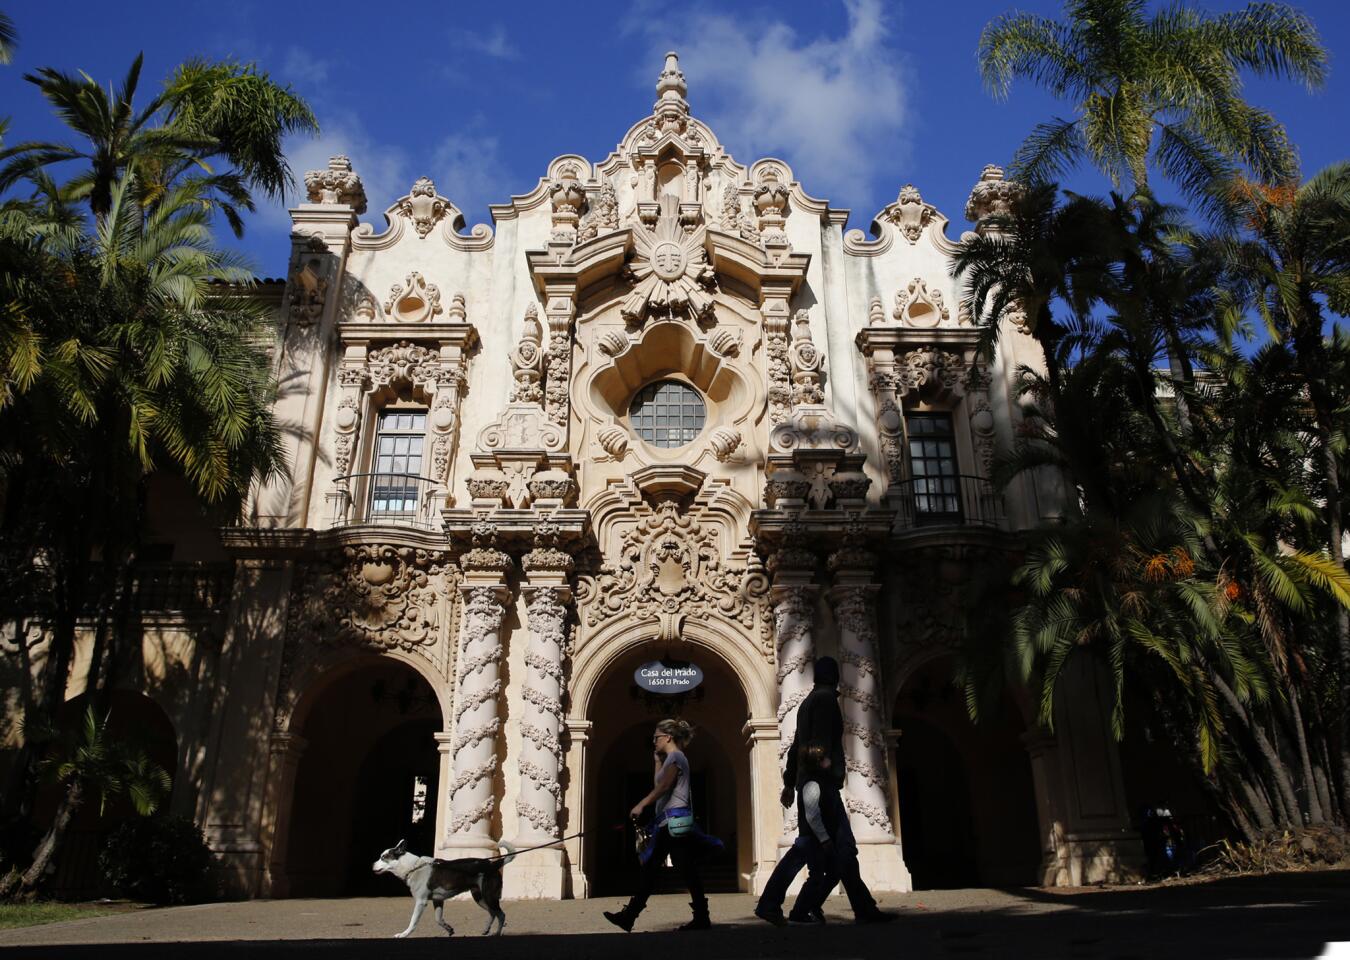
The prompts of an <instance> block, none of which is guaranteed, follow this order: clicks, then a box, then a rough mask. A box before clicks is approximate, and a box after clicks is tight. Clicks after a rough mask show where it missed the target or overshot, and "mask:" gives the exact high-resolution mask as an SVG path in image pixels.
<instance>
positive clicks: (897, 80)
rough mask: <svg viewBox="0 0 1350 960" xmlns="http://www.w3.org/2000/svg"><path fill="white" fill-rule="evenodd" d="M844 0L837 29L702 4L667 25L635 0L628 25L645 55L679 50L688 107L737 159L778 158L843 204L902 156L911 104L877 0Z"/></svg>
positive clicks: (811, 188)
mask: <svg viewBox="0 0 1350 960" xmlns="http://www.w3.org/2000/svg"><path fill="white" fill-rule="evenodd" d="M844 7H845V10H846V13H847V16H848V23H847V27H846V29H845V32H844V33H843V35H842V36H838V37H828V36H817V37H801V36H799V35H798V33H797V31H795V30H794V29H793V28H792V26H791V25H789V24H788V23H786V22H784V21H782V20H778V19H771V20H763V19H760V20H756V19H755V18H753V17H747V16H745V15H737V16H730V15H726V14H722V13H716V12H709V11H703V12H695V13H694V14H693V15H692V16H689V17H686V18H683V19H682V21H681V23H680V24H679V26H677V27H675V28H674V30H675V31H677V32H672V28H671V26H670V24H669V19H668V18H658V17H650V16H646V15H644V13H643V11H644V9H645V6H644V4H642V3H639V4H638V6H637V7H635V8H634V10H633V11H632V15H631V16H630V18H629V20H628V24H629V27H630V29H632V30H634V31H636V32H639V33H641V34H644V35H646V36H648V37H650V38H651V40H652V48H651V49H652V51H653V53H652V56H651V57H649V58H648V59H649V61H650V63H652V64H655V65H659V62H660V61H659V54H660V53H661V52H664V50H666V49H673V50H676V51H678V52H679V55H680V67H681V69H682V70H683V72H684V75H685V78H686V80H687V82H688V84H689V100H690V103H691V105H692V109H693V112H694V114H695V115H696V116H698V117H700V118H701V119H703V120H705V121H707V122H708V123H709V124H710V125H711V126H712V128H713V130H714V131H716V132H717V134H718V136H719V137H720V138H722V140H723V141H724V142H726V143H727V144H728V147H729V148H730V149H731V150H732V151H733V152H734V153H735V154H736V155H737V157H738V159H740V160H741V161H742V162H750V161H753V160H755V159H757V158H758V157H760V156H764V155H774V156H779V157H782V158H783V159H784V160H786V161H787V162H788V163H790V164H791V165H792V168H793V172H794V173H795V174H796V176H797V178H798V179H799V180H801V181H802V184H803V186H804V187H805V188H806V190H807V192H808V193H811V194H814V195H817V196H821V195H824V196H828V197H829V198H830V199H832V200H833V201H834V202H836V203H841V202H842V203H848V202H853V201H862V200H864V199H865V198H867V197H868V196H870V194H871V193H872V192H873V191H872V190H870V189H869V184H870V182H871V181H872V180H873V178H874V177H876V175H877V174H878V173H879V172H880V171H881V170H883V169H885V170H894V169H895V168H896V167H897V165H899V164H902V163H903V162H904V160H905V159H906V158H905V157H904V156H897V152H898V151H899V149H900V147H901V146H902V143H903V141H902V140H901V138H900V133H901V132H902V129H903V127H904V125H905V124H906V122H907V121H908V120H910V113H909V106H908V96H907V78H906V75H905V71H904V68H903V65H902V57H901V55H900V54H899V52H898V51H897V50H895V49H894V48H893V47H891V46H890V45H889V43H888V38H889V28H888V24H887V22H886V18H885V16H884V14H883V11H882V5H881V0H844ZM651 72H652V75H653V76H654V75H655V68H653V70H652V71H651ZM869 212H870V211H869Z"/></svg>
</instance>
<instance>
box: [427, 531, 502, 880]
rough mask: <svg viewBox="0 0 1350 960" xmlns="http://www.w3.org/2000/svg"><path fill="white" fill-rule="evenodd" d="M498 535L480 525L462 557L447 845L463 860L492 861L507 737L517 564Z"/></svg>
mask: <svg viewBox="0 0 1350 960" xmlns="http://www.w3.org/2000/svg"><path fill="white" fill-rule="evenodd" d="M496 539H497V538H496V529H495V528H494V526H493V525H492V524H491V523H490V522H488V521H481V522H479V523H477V524H475V525H474V529H473V543H474V545H473V548H472V549H470V550H468V551H466V552H465V553H464V555H463V556H462V557H461V558H460V566H461V567H462V568H463V571H464V579H463V581H462V583H461V584H460V592H461V595H462V598H463V604H464V607H463V611H462V613H461V615H460V643H459V661H458V670H457V671H456V688H455V740H454V746H453V753H454V766H453V769H452V779H451V781H450V783H449V786H448V789H447V790H446V793H447V794H448V795H449V798H450V823H449V825H448V828H447V832H446V835H445V837H444V838H443V841H442V846H444V847H447V848H450V849H451V850H454V851H456V853H457V854H458V855H460V856H493V855H495V854H496V844H495V842H494V841H493V840H492V837H491V836H490V835H489V832H488V831H489V827H490V824H491V817H492V811H493V809H494V807H495V806H496V796H495V791H494V783H493V781H494V777H495V775H496V772H497V768H498V764H499V762H500V761H499V757H498V754H497V735H498V733H499V732H500V730H501V719H500V717H499V716H498V699H499V698H500V696H501V692H502V682H501V675H500V673H501V659H502V654H503V649H502V621H503V619H504V618H505V616H506V602H507V600H508V599H509V598H510V590H509V589H508V588H507V586H506V575H507V573H508V571H509V570H510V569H511V557H510V555H509V554H507V553H506V552H505V551H503V550H500V549H498V547H497V545H496Z"/></svg>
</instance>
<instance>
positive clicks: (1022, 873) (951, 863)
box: [892, 657, 1041, 890]
mask: <svg viewBox="0 0 1350 960" xmlns="http://www.w3.org/2000/svg"><path fill="white" fill-rule="evenodd" d="M892 719H893V723H894V726H895V727H896V728H898V729H899V730H900V736H899V740H898V745H897V747H896V765H895V766H896V784H897V794H898V798H899V803H900V832H901V841H902V844H903V849H904V852H905V863H906V864H907V865H908V867H909V870H910V873H911V875H912V876H913V880H914V889H916V890H931V889H942V888H954V887H977V886H984V887H990V886H994V887H998V886H1021V885H1030V884H1034V883H1036V882H1037V880H1038V876H1039V867H1040V861H1041V840H1040V832H1039V827H1038V825H1037V820H1036V799H1035V786H1034V783H1033V781H1032V776H1031V761H1030V758H1029V756H1028V755H1027V751H1026V748H1025V746H1024V745H1023V743H1022V740H1021V735H1022V732H1023V731H1024V729H1025V726H1024V724H1023V722H1022V717H1021V714H1020V712H1019V711H1018V709H1017V707H1016V705H1015V704H1014V703H1013V702H1012V700H1011V698H1010V697H1009V696H1007V695H1006V694H1005V695H1004V696H1003V698H1002V700H1001V702H1000V704H999V708H998V710H997V712H996V713H995V714H994V715H992V716H990V717H988V718H987V719H986V720H985V721H984V722H982V723H980V724H979V725H976V724H974V723H972V722H971V720H970V716H969V713H968V712H967V710H966V702H965V696H964V693H963V691H962V690H961V689H960V688H958V687H957V686H956V685H955V684H954V683H953V681H952V661H951V659H950V658H946V657H944V658H941V659H938V660H931V661H929V662H927V663H925V664H924V665H923V666H921V667H919V668H918V669H917V670H915V671H914V673H912V674H911V675H910V676H909V678H908V679H907V680H906V681H905V683H904V685H903V686H902V687H901V689H900V692H899V695H898V696H897V697H896V701H895V709H894V711H893V712H892Z"/></svg>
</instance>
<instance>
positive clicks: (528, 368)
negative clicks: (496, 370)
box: [511, 303, 544, 403]
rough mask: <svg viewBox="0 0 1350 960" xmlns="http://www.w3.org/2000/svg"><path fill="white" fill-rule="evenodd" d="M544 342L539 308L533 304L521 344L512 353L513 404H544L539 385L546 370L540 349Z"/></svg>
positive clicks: (522, 332) (529, 309) (527, 317)
mask: <svg viewBox="0 0 1350 960" xmlns="http://www.w3.org/2000/svg"><path fill="white" fill-rule="evenodd" d="M543 341H544V329H543V327H541V326H540V324H539V308H538V307H537V306H535V305H534V304H533V303H532V304H530V305H529V306H528V307H526V308H525V328H524V330H523V331H521V334H520V342H519V343H518V344H517V345H516V349H514V350H512V351H511V375H512V377H513V378H514V379H515V383H514V384H513V385H512V388H511V402H512V403H542V402H543V399H544V392H543V389H542V388H541V387H540V385H539V381H540V379H541V377H542V376H543V368H544V354H543V351H542V350H541V349H540V347H541V344H542V343H543Z"/></svg>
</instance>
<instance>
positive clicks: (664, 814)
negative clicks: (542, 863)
mask: <svg viewBox="0 0 1350 960" xmlns="http://www.w3.org/2000/svg"><path fill="white" fill-rule="evenodd" d="M693 736H694V729H693V727H691V726H690V725H689V724H688V723H686V722H685V721H683V720H662V721H661V722H660V723H658V724H657V725H656V732H655V733H653V734H652V748H653V750H654V751H655V754H656V766H655V775H654V777H653V781H654V782H653V786H652V789H651V792H650V793H648V794H647V795H646V796H645V797H643V798H642V799H641V800H640V801H638V805H637V806H635V807H634V808H633V810H632V812H631V813H630V814H629V815H630V816H631V817H632V818H633V820H634V821H635V822H636V821H637V820H638V819H639V818H640V817H641V816H642V812H643V811H644V810H645V809H646V808H647V807H648V806H651V807H652V824H651V828H650V830H649V832H648V836H647V843H646V844H645V846H644V847H643V848H642V849H641V850H640V851H639V852H638V861H639V863H641V865H642V872H641V873H640V874H639V876H638V889H637V892H636V893H635V894H633V897H632V899H631V900H629V901H628V903H627V904H626V905H625V906H624V908H623V909H622V910H618V911H610V910H606V911H605V919H606V920H608V921H609V922H610V923H612V924H614V925H615V926H616V927H619V928H621V929H623V930H625V931H631V930H632V929H633V923H634V921H636V920H637V918H638V914H640V913H641V912H642V910H643V908H644V907H646V906H647V899H648V898H649V897H650V896H651V895H652V889H653V888H654V887H655V886H656V872H657V871H658V870H660V869H661V865H662V864H663V863H665V862H666V855H667V854H669V855H670V859H671V860H672V861H673V862H674V864H675V869H676V870H679V871H680V876H681V877H682V878H683V879H684V885H685V886H686V887H687V888H688V889H689V906H690V907H691V908H692V909H693V911H694V919H692V920H690V921H689V922H688V923H686V924H684V925H683V926H681V927H680V929H681V930H707V929H708V928H709V927H710V926H712V922H711V921H710V920H709V919H708V898H707V897H705V896H704V895H703V877H702V875H701V874H700V873H699V867H700V865H701V861H702V859H703V854H704V853H705V852H706V851H707V850H709V849H716V850H720V849H721V848H722V841H721V840H718V839H717V838H716V837H712V836H709V835H708V834H706V833H704V832H703V831H701V830H700V829H699V828H698V827H697V826H696V825H695V824H694V811H693V807H692V802H691V798H690V791H689V761H688V760H687V759H686V758H685V755H684V749H685V747H687V746H688V745H689V741H690V740H691V739H692V738H693Z"/></svg>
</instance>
